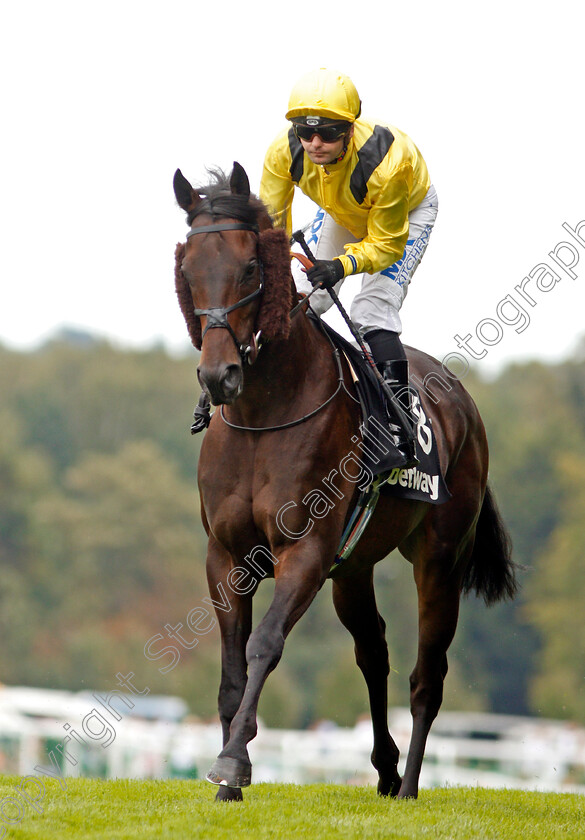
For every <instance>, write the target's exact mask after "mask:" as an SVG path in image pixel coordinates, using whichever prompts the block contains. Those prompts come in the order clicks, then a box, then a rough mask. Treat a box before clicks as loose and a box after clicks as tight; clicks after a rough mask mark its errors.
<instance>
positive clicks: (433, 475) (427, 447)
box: [310, 313, 451, 505]
mask: <svg viewBox="0 0 585 840" xmlns="http://www.w3.org/2000/svg"><path fill="white" fill-rule="evenodd" d="M310 317H313V318H314V319H315V320H318V321H319V327H320V328H321V329H322V330H324V332H325V333H326V334H327V335H328V336H329V338H330V340H331V341H332V343H333V344H334V345H335V347H337V348H338V349H339V350H340V352H342V353H343V354H344V355H345V356H346V358H347V360H348V362H349V363H350V365H351V367H352V369H353V373H354V381H355V387H356V391H357V394H358V397H359V401H360V405H361V414H362V422H361V425H360V431H361V433H362V440H361V442H358V441H357V439H355V440H353V441H352V442H353V443H354V444H356V446H355V448H356V449H359V456H358V457H359V459H360V460H361V461H362V462H363V464H364V465H365V466H366V467H367V468H368V469H369V470H370V471H371V472H372V474H373V475H374V477H377V476H380V475H383V474H387V478H386V481H384V482H383V483H382V484H381V485H380V490H381V491H382V493H383V494H384V495H391V496H398V497H400V498H403V499H416V500H418V501H423V502H430V503H431V504H435V505H440V504H443V502H446V501H447V500H448V499H450V498H451V494H450V493H449V490H448V489H447V485H446V484H445V480H444V478H443V475H442V473H441V468H440V465H439V456H438V452H437V444H436V441H435V435H434V433H433V427H432V421H431V418H430V417H427V416H426V414H425V411H424V409H423V407H422V404H421V401H420V398H419V395H418V393H417V392H416V391H415V389H414V388H413V387H412V386H411V389H410V390H411V394H412V402H413V407H412V414H413V415H414V417H416V418H417V425H416V453H417V458H418V460H419V463H418V464H417V466H415V467H409V468H407V469H402V468H400V467H399V466H398V465H399V464H400V463H401V461H402V456H401V455H400V453H399V452H398V450H397V449H396V446H395V444H394V440H393V436H392V432H391V430H390V428H389V420H388V410H387V407H386V406H387V401H386V398H385V396H384V392H383V391H382V388H381V387H380V383H379V381H378V379H377V377H376V375H375V374H374V372H373V370H372V368H371V367H370V365H369V363H368V362H367V361H366V359H365V358H364V355H363V353H362V351H361V350H360V349H359V348H358V347H355V346H354V345H353V344H351V343H350V342H349V341H347V340H346V339H345V338H343V336H341V335H339V333H337V332H336V331H335V330H334V329H332V328H331V327H330V326H329V325H328V324H326V323H325V322H324V321H323V320H321V319H320V318H317V316H315V315H313V314H312V313H311V316H310ZM390 422H391V421H390Z"/></svg>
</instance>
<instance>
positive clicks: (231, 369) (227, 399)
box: [197, 364, 244, 405]
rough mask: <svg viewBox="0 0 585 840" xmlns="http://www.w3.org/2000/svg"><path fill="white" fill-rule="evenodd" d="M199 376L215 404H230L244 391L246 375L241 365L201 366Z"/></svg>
mask: <svg viewBox="0 0 585 840" xmlns="http://www.w3.org/2000/svg"><path fill="white" fill-rule="evenodd" d="M197 378H198V379H199V383H200V385H201V387H202V388H203V389H204V390H205V391H207V393H208V394H209V398H210V400H211V402H212V403H213V405H221V404H222V403H223V404H225V405H230V404H231V403H233V401H234V400H235V399H237V397H239V395H240V394H241V393H242V387H243V384H244V375H243V371H242V366H241V365H238V364H229V365H221V366H220V367H218V368H216V369H209V368H208V367H205V366H200V367H198V368H197Z"/></svg>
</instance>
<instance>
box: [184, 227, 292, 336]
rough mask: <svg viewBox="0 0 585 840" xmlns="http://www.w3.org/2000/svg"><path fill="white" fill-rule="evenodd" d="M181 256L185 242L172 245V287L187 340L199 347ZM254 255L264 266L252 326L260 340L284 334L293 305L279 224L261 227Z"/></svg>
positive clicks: (284, 241)
mask: <svg viewBox="0 0 585 840" xmlns="http://www.w3.org/2000/svg"><path fill="white" fill-rule="evenodd" d="M184 256H185V244H184V243H179V245H177V247H176V248H175V289H176V292H177V298H178V299H179V306H180V307H181V312H182V313H183V317H184V319H185V323H186V324H187V330H188V331H189V336H190V338H191V342H192V343H193V345H194V346H195V347H196V348H197V349H198V350H201V324H200V321H199V318H198V317H197V316H196V315H195V314H194V312H193V308H194V305H193V299H192V297H191V290H190V288H189V284H188V282H187V280H186V279H185V276H184V275H183V272H182V270H181V265H182V263H183V258H184ZM258 256H259V258H260V261H261V262H262V266H263V269H264V294H263V295H262V300H261V303H260V309H259V311H258V317H257V318H256V326H255V330H256V332H258V330H261V331H262V338H263V340H264V341H267V340H277V339H283V338H288V336H289V333H290V314H289V313H290V310H291V309H292V305H293V279H292V274H291V269H290V249H289V241H288V236H287V234H286V231H285V230H283V229H282V228H270V229H269V230H265V231H262V233H260V234H259V240H258Z"/></svg>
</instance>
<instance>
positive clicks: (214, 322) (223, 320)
mask: <svg viewBox="0 0 585 840" xmlns="http://www.w3.org/2000/svg"><path fill="white" fill-rule="evenodd" d="M223 230H251V231H253V232H254V233H255V234H256V235H258V233H259V229H258V227H257V226H256V225H252V224H248V223H246V222H227V223H223V224H218V225H205V226H203V227H198V228H191V230H190V231H189V233H188V234H187V239H190V237H191V236H195V235H196V234H198V233H218V232H220V231H223ZM296 256H298V255H296ZM258 265H259V267H260V285H259V287H258V288H257V289H256V290H255V291H253V292H251V293H250V294H249V295H246V297H243V298H242V299H241V300H238V301H237V302H236V303H233V304H232V305H231V306H226V307H222V306H213V307H209V308H208V309H194V310H193V312H194V313H195V315H197V316H200V315H205V316H207V324H206V325H205V329H204V330H203V332H202V334H201V341H203V339H204V337H205V333H206V332H207V330H212V329H216V328H221V329H225V330H227V331H228V332H229V334H230V335H231V337H232V338H233V340H234V344H235V345H236V349H237V351H238V353H239V355H240V358H241V359H242V362H248V364H252V363H253V362H254V360H255V358H256V356H257V354H258V348H259V340H260V332H261V331H259V332H257V333H256V334H254V333H252V338H251V340H250V344H248V345H247V346H246V345H244V344H241V343H240V342H239V341H238V337H237V336H236V334H235V332H234V331H233V329H232V328H231V326H230V324H229V321H228V319H227V316H228V314H229V313H230V312H233V311H234V309H239V307H240V306H246V304H248V303H251V302H252V301H253V300H255V299H256V298H257V297H259V296H260V295H261V294H262V293H263V292H264V269H263V266H262V260H260V259H259V260H258ZM316 289H317V287H315V289H313V291H316ZM310 294H312V293H310ZM310 294H309V295H308V296H306V297H304V298H303V299H302V300H301V301H300V302H299V303H298V304H297V305H296V306H295V307H293V309H292V310H291V313H290V314H291V317H292V315H296V313H297V312H298V311H299V310H300V308H301V306H303V305H304V304H305V303H307V301H308V298H309V297H310ZM319 323H320V322H319ZM324 334H325V336H326V337H327V339H328V341H329V343H330V344H331V347H332V350H333V355H334V358H335V362H336V365H337V387H336V388H335V391H334V392H333V393H332V394H331V395H330V396H329V397H328V399H326V400H325V402H323V403H321V405H319V406H317V408H316V409H314V410H313V411H310V412H309V413H308V414H305V415H303V416H302V417H298V418H297V419H296V420H291V421H290V422H288V423H282V424H280V425H277V426H260V427H255V426H239V425H237V424H235V423H231V422H230V421H229V420H228V419H227V418H226V416H225V414H224V412H223V406H221V409H220V415H221V418H222V420H223V421H224V423H225V424H226V426H229V427H230V428H231V429H237V430H238V431H242V432H276V431H280V430H281V429H289V428H291V427H292V426H297V425H299V424H300V423H304V422H305V421H306V420H309V419H310V418H311V417H314V416H315V415H316V414H318V413H319V412H320V411H321V410H322V409H324V408H325V407H326V406H327V405H329V403H331V402H332V401H333V400H334V399H335V397H336V396H337V395H338V393H339V392H340V391H341V390H344V391H345V392H346V393H347V395H348V396H349V397H350V398H351V399H352V400H353V401H354V402H358V403H359V400H357V399H356V398H355V397H354V396H353V394H351V392H350V391H348V389H347V386H346V384H345V381H344V375H343V367H342V365H341V359H340V356H339V351H338V349H337V348H336V347H335V346H334V344H333V342H332V340H331V338H330V336H329V335H328V334H327V333H326V332H325V333H324Z"/></svg>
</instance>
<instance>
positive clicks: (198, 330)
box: [174, 164, 516, 800]
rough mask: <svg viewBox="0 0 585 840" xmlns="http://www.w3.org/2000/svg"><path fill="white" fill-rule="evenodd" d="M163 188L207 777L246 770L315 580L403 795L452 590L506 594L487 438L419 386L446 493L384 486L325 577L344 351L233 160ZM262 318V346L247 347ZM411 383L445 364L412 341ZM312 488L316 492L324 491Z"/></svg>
mask: <svg viewBox="0 0 585 840" xmlns="http://www.w3.org/2000/svg"><path fill="white" fill-rule="evenodd" d="M174 188H175V195H176V198H177V201H178V203H179V205H180V207H182V208H183V210H185V211H186V212H187V214H188V216H187V221H188V224H189V226H190V230H189V233H188V235H187V242H186V243H185V244H182V245H178V246H177V250H176V254H175V257H176V267H175V279H176V288H177V294H178V297H179V302H180V305H181V309H182V311H183V314H184V316H185V319H186V322H187V326H188V329H189V333H190V335H191V339H192V341H193V343H194V345H195V346H196V347H197V348H198V349H200V350H201V357H200V362H199V367H198V376H199V380H200V383H201V386H202V388H203V389H204V390H205V391H207V392H208V394H209V395H210V397H211V401H212V403H213V404H214V405H216V406H220V408H219V409H218V410H216V411H215V412H214V414H213V417H212V420H211V424H210V426H209V429H208V430H207V432H206V434H205V439H204V441H203V444H202V447H201V455H200V459H199V487H200V494H201V515H202V519H203V523H204V526H205V529H206V531H207V534H208V536H209V543H208V554H207V576H208V583H209V590H210V594H211V598H212V600H213V602H214V606H215V607H216V614H217V619H218V623H219V626H220V630H221V654H222V676H221V685H220V690H219V714H220V719H221V724H222V728H223V749H222V750H221V752H220V754H219V756H218V758H217V760H216V761H215V763H214V765H213V767H212V768H211V770H210V771H209V774H208V779H209V781H212V782H214V783H215V784H218V785H220V787H219V790H218V794H217V797H216V798H218V799H221V800H235V799H241V798H242V792H241V788H242V787H244V786H246V785H249V784H250V782H251V764H250V759H249V756H248V750H247V744H248V743H249V741H251V740H252V738H254V736H255V735H256V731H257V724H256V711H257V706H258V700H259V697H260V692H261V690H262V687H263V685H264V682H265V680H266V678H267V677H268V675H269V674H270V672H271V671H272V670H273V669H274V668H275V667H276V665H277V664H278V662H279V660H280V657H281V655H282V651H283V646H284V641H285V639H286V637H287V636H288V634H289V633H290V631H291V629H292V627H293V626H294V624H295V623H296V622H297V621H298V620H299V618H301V616H302V615H303V613H304V612H305V610H306V609H307V608H308V607H309V605H310V604H311V602H312V600H313V598H314V597H315V595H316V594H317V592H318V591H319V590H320V588H321V587H322V586H323V584H324V582H325V580H326V579H327V578H328V577H332V578H333V583H332V585H333V601H334V604H335V609H336V611H337V614H338V616H339V618H340V619H341V621H342V622H343V624H344V625H345V627H346V628H347V629H348V630H349V631H350V632H351V634H352V636H353V638H354V642H355V655H356V660H357V664H358V666H359V667H360V669H361V670H362V672H363V675H364V677H365V681H366V684H367V688H368V692H369V699H370V707H371V716H372V724H373V735H374V747H373V752H372V764H373V765H374V767H375V768H376V770H377V771H378V775H379V782H378V792H379V793H380V794H381V795H391V796H398V797H401V798H403V797H416V796H417V794H418V782H419V775H420V770H421V765H422V760H423V754H424V750H425V745H426V740H427V736H428V733H429V730H430V727H431V724H432V722H433V720H434V718H435V717H436V715H437V713H438V711H439V708H440V705H441V701H442V695H443V681H444V679H445V675H446V673H447V649H448V647H449V645H450V643H451V640H452V639H453V635H454V633H455V628H456V625H457V617H458V610H459V600H460V596H461V594H462V592H466V591H470V590H474V591H475V592H476V593H478V594H479V595H481V596H483V598H484V599H485V601H486V603H493V602H495V601H497V600H499V599H502V598H506V597H513V595H514V592H515V589H516V581H515V572H514V565H513V563H512V561H511V558H510V546H509V542H508V539H507V535H506V531H505V529H504V527H503V525H502V522H501V520H500V518H499V514H498V512H497V509H496V507H495V503H494V500H493V497H492V494H491V492H490V490H489V488H488V487H487V483H486V482H487V471H488V448H487V442H486V436H485V432H484V428H483V424H482V422H481V419H480V417H479V414H478V411H477V408H476V406H475V404H474V402H473V400H472V399H471V397H470V396H469V395H468V394H467V392H466V391H465V389H464V388H463V386H462V385H461V384H460V383H459V382H458V381H457V380H456V379H454V378H451V380H450V382H449V390H447V389H445V390H444V392H441V394H440V399H436V400H434V399H429V398H428V397H427V395H425V394H423V393H421V401H422V404H423V408H424V411H425V412H426V414H427V416H430V417H431V418H432V422H433V428H434V431H435V435H436V437H437V445H438V450H439V456H440V462H441V467H442V471H443V475H444V477H445V480H446V483H447V486H448V488H449V490H450V492H451V498H450V499H449V501H447V502H445V503H444V504H442V505H431V504H428V503H426V502H418V501H412V500H403V499H397V498H390V497H388V496H384V495H382V496H381V497H380V500H379V502H378V506H377V508H376V510H375V513H374V516H373V518H372V520H371V521H370V523H369V524H368V526H367V529H366V531H365V533H364V536H363V537H362V540H361V542H360V543H359V544H358V546H357V548H356V549H355V551H354V553H353V554H352V555H351V557H350V558H349V559H348V560H347V561H346V563H345V564H343V565H342V566H340V567H339V570H338V571H337V572H336V573H335V574H333V575H330V569H331V566H332V561H333V558H334V556H335V553H336V550H337V548H338V544H339V541H340V537H341V535H342V532H343V529H344V523H345V522H346V521H347V519H348V516H349V515H350V513H351V510H352V503H353V501H354V500H355V497H356V494H357V493H358V489H357V484H356V477H355V471H354V472H353V473H352V472H350V470H349V469H346V470H344V469H343V466H342V465H343V464H345V465H346V466H347V464H348V461H347V458H348V456H349V457H350V458H351V454H352V453H353V457H354V461H355V460H356V456H359V450H358V449H357V448H356V443H355V442H356V441H357V440H359V439H361V438H360V435H361V433H360V430H359V427H360V416H359V409H358V406H357V405H356V401H355V397H354V391H353V385H352V378H351V375H350V371H349V369H348V366H347V364H346V363H345V361H343V362H342V370H341V374H340V369H339V366H338V365H337V364H336V362H335V360H334V356H333V353H332V348H331V346H330V344H329V343H328V341H327V339H326V337H325V336H324V335H323V333H322V332H321V331H320V330H319V329H318V327H316V325H315V323H314V322H313V321H312V320H311V319H309V318H308V317H307V316H306V314H305V312H304V311H303V310H304V307H302V308H301V310H300V311H298V312H297V313H296V314H295V316H294V317H293V318H290V317H289V313H290V310H291V307H292V306H293V305H295V304H296V301H297V295H296V291H295V289H294V285H293V282H292V277H291V273H290V255H289V245H288V239H287V236H286V234H285V232H284V231H283V230H277V229H274V230H273V229H272V224H271V221H270V218H269V216H268V213H267V211H266V209H265V207H264V205H263V204H262V203H261V202H260V201H259V200H258V199H257V198H255V197H254V196H252V195H251V194H250V186H249V182H248V178H247V175H246V173H245V172H244V170H243V169H242V167H241V166H239V164H235V165H234V169H233V172H232V174H231V177H230V178H229V179H227V178H225V177H223V178H222V176H221V174H218V173H216V175H215V182H214V183H212V184H210V185H209V186H208V187H205V188H201V189H198V190H195V189H193V187H192V186H191V185H190V184H189V182H188V181H187V180H186V179H185V178H184V177H183V175H182V174H181V172H180V171H179V170H177V173H176V174H175V180H174ZM260 331H261V338H262V339H263V340H264V342H265V343H264V346H262V348H261V349H260V350H258V343H259V342H258V340H257V334H258V333H259V332H260ZM408 356H409V359H410V364H411V371H412V373H415V374H416V375H417V376H418V378H419V380H423V381H425V377H428V376H433V375H434V376H435V378H436V377H439V376H441V377H442V378H443V380H444V376H445V374H444V371H443V370H442V368H441V365H440V364H439V363H438V362H437V361H435V360H434V359H432V358H431V357H429V356H427V355H425V354H424V353H422V352H419V351H417V350H412V349H409V350H408ZM325 500H328V501H329V504H327V503H326V501H325ZM395 548H398V549H399V551H400V552H401V553H402V555H403V556H404V557H405V558H406V559H407V560H408V561H410V563H412V566H413V570H414V578H415V581H416V587H417V592H418V623H419V631H418V656H417V661H416V665H415V667H414V670H413V672H412V674H411V677H410V687H411V711H412V717H413V731H412V738H411V743H410V748H409V752H408V758H407V762H406V769H405V773H404V778H403V779H401V778H400V776H399V774H398V769H397V764H398V757H399V753H398V748H397V746H396V744H395V743H394V741H393V739H392V737H391V736H390V733H389V731H388V723H387V678H388V674H389V662H388V648H387V645H386V641H385V635H384V632H385V624H384V621H383V619H382V617H381V616H380V614H379V613H378V610H377V607H376V600H375V595H374V588H373V568H374V565H375V564H376V563H377V562H378V561H379V560H382V559H383V558H384V557H386V555H387V554H388V553H389V552H390V551H392V550H393V549H395ZM266 576H274V578H275V588H274V596H273V600H272V603H271V605H270V608H269V609H268V611H267V613H266V615H265V616H264V617H263V618H262V620H261V621H260V623H259V624H258V625H257V627H256V628H255V629H254V631H253V632H252V598H253V595H254V593H255V591H256V589H257V587H258V584H259V582H260V581H261V580H262V578H263V577H266Z"/></svg>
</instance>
